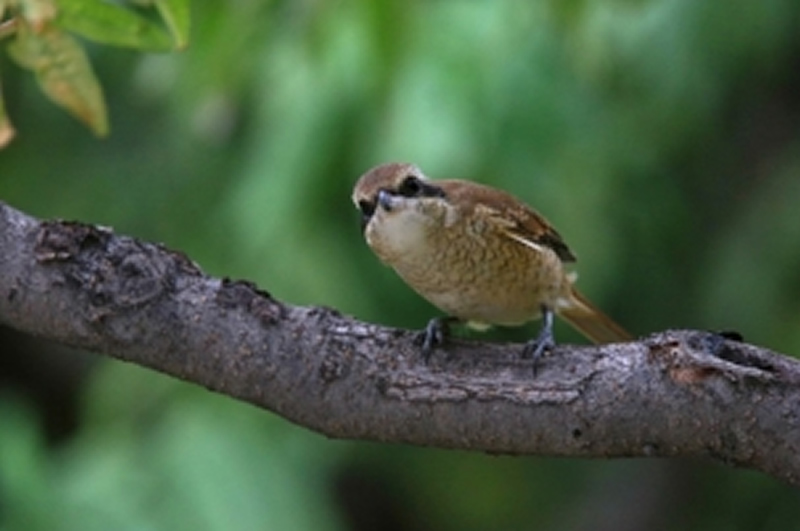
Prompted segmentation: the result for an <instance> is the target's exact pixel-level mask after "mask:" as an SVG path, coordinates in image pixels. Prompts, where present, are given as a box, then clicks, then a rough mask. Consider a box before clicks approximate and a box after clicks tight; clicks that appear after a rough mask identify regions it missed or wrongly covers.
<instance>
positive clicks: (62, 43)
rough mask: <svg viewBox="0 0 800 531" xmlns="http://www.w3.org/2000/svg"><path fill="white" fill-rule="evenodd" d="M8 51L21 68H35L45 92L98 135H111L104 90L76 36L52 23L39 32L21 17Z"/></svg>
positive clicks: (33, 69) (37, 77)
mask: <svg viewBox="0 0 800 531" xmlns="http://www.w3.org/2000/svg"><path fill="white" fill-rule="evenodd" d="M8 52H9V54H10V55H11V57H12V58H13V59H14V60H15V61H16V62H17V63H18V64H19V65H20V66H22V67H24V68H27V69H29V70H32V71H33V72H34V73H35V74H36V79H37V81H38V82H39V85H40V86H41V87H42V90H43V91H44V93H45V94H46V95H47V96H48V97H49V98H50V99H51V100H52V101H54V102H55V103H57V104H59V105H61V106H62V107H64V108H65V109H66V110H68V111H69V112H70V113H72V114H73V115H74V116H75V117H77V118H78V119H79V120H81V121H82V122H84V123H85V124H86V125H88V126H89V128H90V129H91V130H92V131H93V132H94V134H96V135H98V136H105V135H106V134H108V117H107V113H106V105H105V100H104V99H103V90H102V88H101V87H100V83H99V82H98V81H97V78H96V77H95V75H94V71H93V70H92V66H91V64H89V59H88V57H87V56H86V52H85V51H84V49H83V48H82V47H81V45H80V44H78V42H77V41H76V40H75V38H74V37H72V36H70V35H69V34H67V33H65V32H63V31H61V30H60V29H59V28H57V27H56V26H53V25H52V24H47V25H44V26H43V27H41V28H39V29H38V31H33V29H32V28H31V27H30V26H29V25H28V24H27V23H26V22H25V21H23V20H22V19H20V20H19V26H18V30H17V36H16V39H15V40H14V41H13V42H12V43H11V44H9V46H8Z"/></svg>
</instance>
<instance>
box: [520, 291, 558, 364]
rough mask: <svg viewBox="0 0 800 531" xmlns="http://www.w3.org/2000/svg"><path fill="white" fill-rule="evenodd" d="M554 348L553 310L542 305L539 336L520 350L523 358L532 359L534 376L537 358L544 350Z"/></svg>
mask: <svg viewBox="0 0 800 531" xmlns="http://www.w3.org/2000/svg"><path fill="white" fill-rule="evenodd" d="M554 346H556V341H555V338H554V337H553V310H551V309H550V308H548V307H547V306H545V305H542V328H541V329H540V330H539V335H537V336H536V339H532V340H530V341H528V342H527V343H526V344H525V347H524V348H523V349H522V357H523V358H532V359H533V375H534V376H536V364H537V363H538V362H539V358H541V357H542V354H544V351H545V350H548V349H551V348H553V347H554Z"/></svg>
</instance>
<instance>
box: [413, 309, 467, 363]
mask: <svg viewBox="0 0 800 531" xmlns="http://www.w3.org/2000/svg"><path fill="white" fill-rule="evenodd" d="M458 321H459V319H458V317H452V316H445V317H434V318H433V319H431V320H430V321H428V325H427V326H426V327H425V330H424V331H423V332H420V335H419V340H420V342H421V343H422V359H423V360H424V361H425V363H428V361H429V360H430V358H431V354H433V350H434V349H435V348H436V347H438V346H440V345H443V344H444V342H445V341H447V338H448V337H449V336H450V325H451V324H453V323H457V322H458Z"/></svg>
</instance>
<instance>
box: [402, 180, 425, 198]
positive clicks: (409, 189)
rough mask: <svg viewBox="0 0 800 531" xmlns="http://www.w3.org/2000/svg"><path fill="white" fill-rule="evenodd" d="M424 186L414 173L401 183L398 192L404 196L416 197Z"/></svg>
mask: <svg viewBox="0 0 800 531" xmlns="http://www.w3.org/2000/svg"><path fill="white" fill-rule="evenodd" d="M424 188H425V186H424V185H423V184H422V181H420V180H419V179H417V178H416V177H414V176H413V175H409V176H408V177H406V178H405V179H403V182H401V183H400V186H399V187H398V188H397V193H398V194H400V195H402V196H403V197H416V196H418V195H420V194H421V193H422V191H423V190H424Z"/></svg>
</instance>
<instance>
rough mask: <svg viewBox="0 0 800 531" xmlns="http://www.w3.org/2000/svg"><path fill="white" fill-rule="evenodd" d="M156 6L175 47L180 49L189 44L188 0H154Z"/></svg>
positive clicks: (189, 18) (189, 17)
mask: <svg viewBox="0 0 800 531" xmlns="http://www.w3.org/2000/svg"><path fill="white" fill-rule="evenodd" d="M155 3H156V7H157V8H158V12H159V13H160V14H161V18H162V19H164V23H165V24H166V25H167V27H168V28H169V31H170V33H171V34H172V39H173V41H174V43H175V48H177V49H179V50H182V49H184V48H186V46H187V45H188V44H189V26H190V20H191V16H190V11H189V0H156V2H155Z"/></svg>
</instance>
